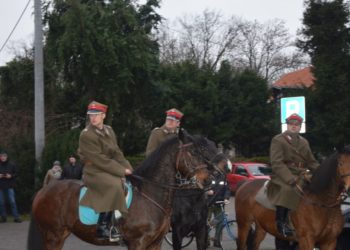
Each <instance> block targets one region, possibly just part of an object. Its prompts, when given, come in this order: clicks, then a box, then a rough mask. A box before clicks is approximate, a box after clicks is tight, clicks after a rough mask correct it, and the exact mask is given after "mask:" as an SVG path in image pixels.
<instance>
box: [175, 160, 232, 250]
mask: <svg viewBox="0 0 350 250" xmlns="http://www.w3.org/2000/svg"><path fill="white" fill-rule="evenodd" d="M212 162H213V164H214V166H215V167H216V168H218V167H219V168H220V165H222V166H224V165H225V164H227V158H226V156H224V155H223V154H218V155H217V156H215V157H214V159H213V160H212ZM185 187H186V188H184V189H178V190H176V191H175V194H174V202H173V212H172V215H171V229H172V245H173V249H174V250H180V249H181V246H182V240H183V238H184V237H186V236H188V235H189V234H190V233H193V235H194V237H195V238H196V245H197V250H204V249H206V248H207V244H208V230H207V229H208V228H207V219H208V202H207V199H206V194H205V189H200V188H194V187H193V185H191V184H187V185H186V184H185Z"/></svg>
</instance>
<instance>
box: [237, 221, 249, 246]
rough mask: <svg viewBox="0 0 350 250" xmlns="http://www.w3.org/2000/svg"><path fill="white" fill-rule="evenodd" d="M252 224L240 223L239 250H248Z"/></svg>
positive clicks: (247, 222)
mask: <svg viewBox="0 0 350 250" xmlns="http://www.w3.org/2000/svg"><path fill="white" fill-rule="evenodd" d="M251 230H252V227H251V222H250V221H248V220H246V221H244V220H242V221H240V222H239V223H238V237H237V250H246V249H247V239H248V235H249V234H250V233H251Z"/></svg>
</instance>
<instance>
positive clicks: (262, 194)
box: [255, 180, 294, 229]
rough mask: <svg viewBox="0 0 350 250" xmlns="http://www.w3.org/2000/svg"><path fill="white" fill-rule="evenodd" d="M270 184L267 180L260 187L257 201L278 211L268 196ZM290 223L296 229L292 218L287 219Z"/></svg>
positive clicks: (267, 207)
mask: <svg viewBox="0 0 350 250" xmlns="http://www.w3.org/2000/svg"><path fill="white" fill-rule="evenodd" d="M268 184H269V180H266V181H265V183H264V185H263V186H262V187H261V188H260V190H259V191H258V192H257V194H256V196H255V200H256V202H258V203H259V204H260V205H262V206H263V207H265V208H266V209H271V210H274V211H276V206H275V205H273V204H272V203H271V201H270V200H269V198H268V197H267V185H268ZM288 217H290V214H288ZM287 223H288V225H289V226H290V227H291V228H292V229H294V225H293V223H292V221H291V219H290V218H288V220H287Z"/></svg>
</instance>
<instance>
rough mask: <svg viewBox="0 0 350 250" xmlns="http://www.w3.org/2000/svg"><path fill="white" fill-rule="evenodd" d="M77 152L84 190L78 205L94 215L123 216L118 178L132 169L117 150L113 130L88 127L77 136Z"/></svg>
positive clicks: (124, 211) (120, 187)
mask: <svg viewBox="0 0 350 250" xmlns="http://www.w3.org/2000/svg"><path fill="white" fill-rule="evenodd" d="M78 152H79V155H80V157H81V159H82V160H83V161H84V162H85V165H84V169H83V182H84V184H85V185H86V186H87V187H88V191H87V192H86V194H85V196H84V197H83V199H82V200H81V201H80V204H81V205H84V206H87V207H91V208H93V209H94V210H95V211H96V212H108V211H113V210H119V211H120V212H121V213H122V214H123V215H126V214H127V208H126V204H125V198H124V191H123V188H122V180H121V178H123V177H125V169H126V168H128V169H132V166H131V165H130V163H129V162H128V161H127V160H126V159H125V157H124V155H123V153H122V151H121V150H120V148H119V146H118V144H117V138H116V135H115V133H114V131H113V129H112V128H111V127H110V126H107V125H104V127H103V129H101V130H100V129H98V128H96V127H94V126H92V125H89V126H88V127H86V128H85V129H84V130H83V131H82V132H81V133H80V138H79V149H78Z"/></svg>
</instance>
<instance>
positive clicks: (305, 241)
mask: <svg viewBox="0 0 350 250" xmlns="http://www.w3.org/2000/svg"><path fill="white" fill-rule="evenodd" d="M314 246H315V241H313V240H312V239H311V238H310V237H307V236H304V237H301V238H299V240H298V247H299V248H298V249H299V250H313V249H314ZM326 249H332V250H334V249H335V245H334V248H322V247H321V250H326Z"/></svg>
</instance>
